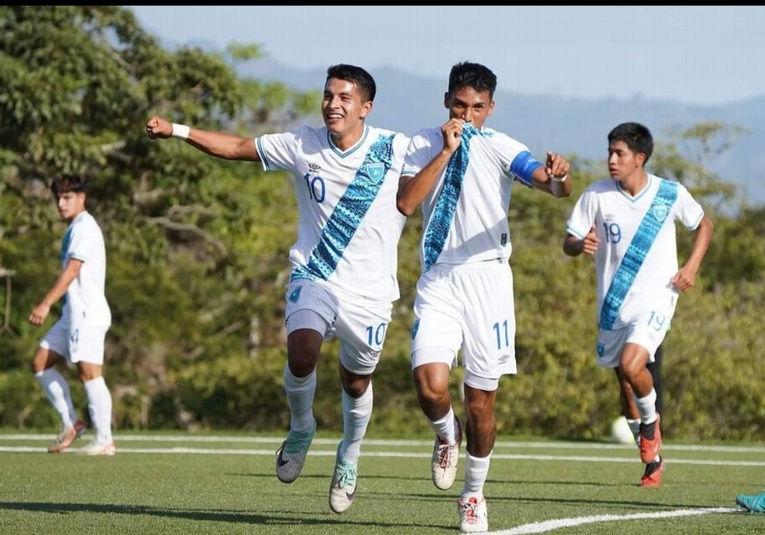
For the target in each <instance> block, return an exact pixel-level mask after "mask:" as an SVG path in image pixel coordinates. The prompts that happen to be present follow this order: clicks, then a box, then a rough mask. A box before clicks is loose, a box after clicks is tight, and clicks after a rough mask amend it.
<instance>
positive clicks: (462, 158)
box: [422, 123, 480, 271]
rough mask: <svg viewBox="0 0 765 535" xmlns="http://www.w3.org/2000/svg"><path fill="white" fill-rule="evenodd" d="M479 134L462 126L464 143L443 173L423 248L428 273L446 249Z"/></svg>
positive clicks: (474, 129) (468, 127) (475, 130)
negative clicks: (473, 142)
mask: <svg viewBox="0 0 765 535" xmlns="http://www.w3.org/2000/svg"><path fill="white" fill-rule="evenodd" d="M476 134H480V131H479V130H478V129H477V128H476V127H475V126H473V125H472V124H469V123H466V124H465V125H464V126H463V127H462V141H461V143H460V146H459V148H458V149H457V151H456V152H455V153H454V154H452V157H451V158H449V165H447V166H446V171H445V172H444V185H443V187H442V188H441V193H440V194H439V195H438V200H437V201H436V206H435V207H434V208H433V215H432V216H431V218H430V223H428V229H427V230H426V231H425V238H424V239H423V241H422V248H423V253H424V255H423V256H424V259H425V271H427V270H428V269H430V266H432V265H433V264H435V263H436V260H438V256H439V255H440V254H441V251H442V250H443V248H444V243H445V242H446V236H447V235H448V234H449V227H451V225H452V220H453V219H454V211H455V210H456V208H457V201H458V200H459V198H460V192H461V191H462V181H463V179H464V178H465V171H466V170H467V166H468V160H469V159H470V138H472V137H473V136H475V135H476Z"/></svg>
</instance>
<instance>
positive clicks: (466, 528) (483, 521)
mask: <svg viewBox="0 0 765 535" xmlns="http://www.w3.org/2000/svg"><path fill="white" fill-rule="evenodd" d="M457 507H458V508H459V513H460V531H461V532H462V533H481V532H484V531H489V513H488V511H487V510H486V498H484V497H481V498H480V499H478V498H475V497H470V498H468V499H463V498H460V499H459V500H458V501H457Z"/></svg>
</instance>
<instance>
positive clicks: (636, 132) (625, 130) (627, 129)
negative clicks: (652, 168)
mask: <svg viewBox="0 0 765 535" xmlns="http://www.w3.org/2000/svg"><path fill="white" fill-rule="evenodd" d="M614 141H623V142H624V144H625V145H627V147H628V148H629V149H630V150H631V151H632V152H634V153H635V154H639V153H641V152H642V153H643V154H645V162H643V165H645V163H646V162H648V160H649V159H650V158H651V154H653V136H652V135H651V131H650V130H648V128H646V127H645V126H643V125H642V124H640V123H622V124H620V125H617V126H616V127H614V129H613V130H611V131H610V132H609V133H608V144H609V145H611V143H613V142H614Z"/></svg>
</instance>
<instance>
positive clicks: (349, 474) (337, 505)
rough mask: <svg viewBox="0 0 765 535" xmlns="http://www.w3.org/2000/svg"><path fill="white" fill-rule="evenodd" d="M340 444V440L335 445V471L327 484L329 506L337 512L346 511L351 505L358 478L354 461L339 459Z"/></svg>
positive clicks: (354, 497)
mask: <svg viewBox="0 0 765 535" xmlns="http://www.w3.org/2000/svg"><path fill="white" fill-rule="evenodd" d="M341 444H342V442H340V444H338V446H337V457H336V458H335V471H334V472H333V473H332V483H331V484H330V485H329V507H330V509H332V510H333V511H334V512H335V513H338V514H340V513H344V512H346V511H347V510H348V509H350V508H351V505H353V500H355V499H356V480H357V479H358V471H357V469H356V463H352V462H350V461H346V460H345V459H340V445H341Z"/></svg>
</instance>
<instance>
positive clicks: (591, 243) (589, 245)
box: [582, 226, 600, 256]
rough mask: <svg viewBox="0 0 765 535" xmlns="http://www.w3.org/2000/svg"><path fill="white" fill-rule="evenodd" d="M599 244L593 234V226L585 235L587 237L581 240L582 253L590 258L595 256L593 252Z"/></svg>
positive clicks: (596, 236) (595, 235)
mask: <svg viewBox="0 0 765 535" xmlns="http://www.w3.org/2000/svg"><path fill="white" fill-rule="evenodd" d="M599 244H600V240H599V239H598V235H597V234H595V227H594V226H593V227H592V228H591V229H590V232H588V233H587V236H585V237H584V239H583V240H582V252H583V253H585V254H588V255H590V256H592V255H594V254H595V251H597V250H598V245H599Z"/></svg>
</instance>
